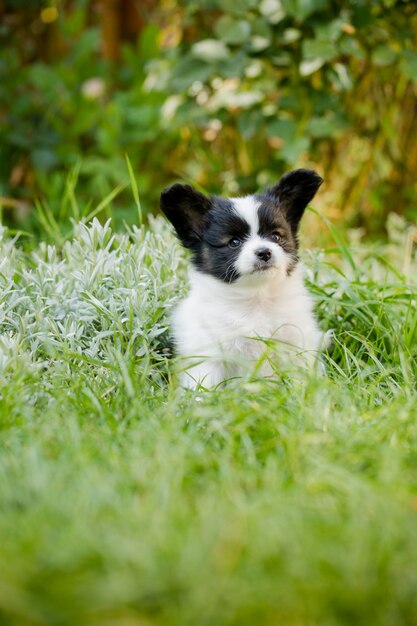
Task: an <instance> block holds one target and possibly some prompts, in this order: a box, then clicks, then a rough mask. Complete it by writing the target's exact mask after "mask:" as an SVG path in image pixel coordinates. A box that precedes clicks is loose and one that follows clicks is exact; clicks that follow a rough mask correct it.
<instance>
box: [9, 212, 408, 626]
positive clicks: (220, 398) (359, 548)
mask: <svg viewBox="0 0 417 626" xmlns="http://www.w3.org/2000/svg"><path fill="white" fill-rule="evenodd" d="M405 237H406V231H405V227H404V225H403V224H402V223H399V224H393V226H392V227H391V241H390V243H388V244H387V245H384V246H382V245H381V246H379V247H377V248H373V249H370V248H369V246H366V245H364V244H362V243H361V242H357V243H352V242H350V243H346V242H344V241H343V240H342V239H340V238H339V240H338V241H337V242H336V248H335V250H333V251H331V252H330V253H324V252H318V253H314V254H310V255H307V254H306V255H305V260H306V264H307V267H308V270H309V281H310V284H311V289H312V291H313V292H315V294H316V298H317V302H318V313H319V315H320V317H321V320H322V326H323V328H325V329H327V328H334V330H335V337H336V338H335V345H334V349H333V351H332V353H331V354H327V355H325V356H324V357H323V361H324V364H325V369H326V374H325V375H324V376H319V375H318V374H316V375H315V374H310V375H307V374H306V375H305V376H303V377H297V379H293V378H291V377H289V376H287V375H286V374H285V372H283V373H282V375H281V376H279V377H278V378H277V380H275V381H266V380H262V379H256V378H252V379H247V380H244V381H241V383H240V384H239V385H234V386H232V387H229V388H225V389H222V390H219V391H216V392H203V391H199V392H188V393H186V394H183V395H181V394H179V393H178V392H177V389H176V385H175V374H174V373H173V369H174V366H173V362H172V361H170V360H169V359H168V356H169V350H170V343H169V332H168V329H167V314H168V313H169V310H171V308H172V306H173V305H174V304H175V302H176V301H177V300H178V298H179V297H180V296H181V294H183V293H184V291H185V284H184V275H185V272H184V263H183V256H182V252H181V251H180V250H179V247H178V246H177V245H176V244H175V243H174V239H173V237H172V235H171V234H170V232H169V231H168V229H167V227H166V225H165V224H164V223H163V222H162V221H160V220H154V221H153V222H152V223H151V226H150V227H149V228H147V229H145V228H144V227H142V228H141V229H134V230H132V231H130V232H126V233H125V234H115V233H113V232H112V231H111V229H110V226H109V224H107V225H105V226H101V225H100V224H99V223H98V222H97V221H95V222H94V223H93V224H92V225H91V226H89V227H86V226H83V225H82V224H77V225H76V226H75V230H74V235H73V237H72V238H70V239H69V240H68V241H66V243H64V242H61V239H58V240H59V241H60V242H61V243H60V245H59V246H58V247H57V248H56V247H54V246H51V245H49V246H48V245H46V244H40V245H39V246H38V247H37V248H36V249H35V250H34V251H32V252H24V251H23V250H22V249H20V248H19V247H18V246H17V245H16V243H15V242H14V241H13V240H12V239H10V238H8V236H7V233H3V239H2V243H1V250H0V259H1V260H0V332H1V335H0V372H1V383H0V426H1V454H0V538H1V540H0V623H1V624H2V625H3V624H4V625H13V626H20V625H22V626H23V625H25V626H26V625H27V626H29V625H34V626H35V625H51V626H52V625H54V626H55V625H62V626H67V625H68V626H75V625H77V626H78V625H84V624H86V625H97V626H98V625H100V626H107V625H108V626H150V625H158V626H159V625H161V626H171V625H175V626H188V625H189V626H195V625H198V626H205V625H207V626H208V625H210V626H211V625H216V626H217V625H219V626H220V625H228V626H229V625H230V626H232V625H233V626H246V625H247V626H252V625H254V624H267V625H271V626H272V625H273V626H275V625H279V626H281V625H282V626H333V625H338V624H357V625H358V626H373V625H384V626H385V625H386V626H399V625H402V624H404V625H409V624H417V593H416V589H417V420H416V361H415V357H416V336H417V311H416V300H417V287H416V283H415V280H414V277H415V275H416V273H415V269H416V265H415V263H414V261H413V262H412V264H411V275H412V276H413V279H412V280H411V279H409V278H406V277H404V276H403V275H402V273H401V272H402V263H403V260H404V259H403V254H404V241H405Z"/></svg>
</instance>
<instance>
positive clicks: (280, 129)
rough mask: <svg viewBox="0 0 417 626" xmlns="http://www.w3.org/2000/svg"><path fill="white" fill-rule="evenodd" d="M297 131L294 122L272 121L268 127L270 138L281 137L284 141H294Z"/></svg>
mask: <svg viewBox="0 0 417 626" xmlns="http://www.w3.org/2000/svg"><path fill="white" fill-rule="evenodd" d="M296 131H297V125H296V123H295V122H294V120H289V119H288V120H272V121H271V122H269V124H268V127H267V135H268V137H280V139H284V141H288V140H290V141H291V140H293V139H294V137H295V133H296Z"/></svg>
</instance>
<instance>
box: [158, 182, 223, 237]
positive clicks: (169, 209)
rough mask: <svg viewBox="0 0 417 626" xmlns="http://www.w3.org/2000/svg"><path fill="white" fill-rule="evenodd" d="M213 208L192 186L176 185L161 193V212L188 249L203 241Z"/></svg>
mask: <svg viewBox="0 0 417 626" xmlns="http://www.w3.org/2000/svg"><path fill="white" fill-rule="evenodd" d="M211 206H212V205H211V202H210V200H209V199H208V198H207V197H206V196H205V195H203V194H202V193H200V192H199V191H197V190H196V189H194V187H191V186H190V185H181V184H179V183H176V184H175V185H172V186H171V187H167V188H166V189H164V190H163V192H162V193H161V210H162V211H163V213H165V215H166V216H167V218H168V219H169V221H170V222H171V223H172V224H173V226H174V228H175V230H176V231H177V235H178V237H179V239H180V240H181V242H182V244H183V245H184V246H185V247H186V248H192V247H193V245H195V244H196V243H197V242H198V241H200V240H201V238H202V235H203V232H204V224H205V220H206V217H207V213H208V212H209V211H210V209H211Z"/></svg>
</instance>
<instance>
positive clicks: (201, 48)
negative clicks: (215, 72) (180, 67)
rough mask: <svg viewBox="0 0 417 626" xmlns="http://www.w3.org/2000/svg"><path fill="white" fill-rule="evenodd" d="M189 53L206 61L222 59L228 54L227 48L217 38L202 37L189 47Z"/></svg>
mask: <svg viewBox="0 0 417 626" xmlns="http://www.w3.org/2000/svg"><path fill="white" fill-rule="evenodd" d="M191 54H192V56H193V57H194V58H195V59H200V60H202V61H205V62H206V63H212V62H213V61H224V60H225V59H227V58H228V56H229V49H228V47H227V46H226V44H225V43H224V42H223V41H219V40H218V39H203V40H202V41H198V42H197V43H195V44H194V45H193V46H192V47H191Z"/></svg>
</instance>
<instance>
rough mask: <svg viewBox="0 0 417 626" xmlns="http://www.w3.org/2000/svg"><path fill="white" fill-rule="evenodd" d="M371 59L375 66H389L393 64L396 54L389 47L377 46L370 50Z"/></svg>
mask: <svg viewBox="0 0 417 626" xmlns="http://www.w3.org/2000/svg"><path fill="white" fill-rule="evenodd" d="M371 58H372V62H373V63H375V65H379V66H384V65H391V64H392V63H394V62H395V60H396V58H397V53H396V52H395V50H393V49H392V48H390V47H389V46H377V47H376V48H374V50H372V57H371Z"/></svg>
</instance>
